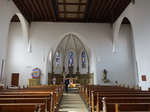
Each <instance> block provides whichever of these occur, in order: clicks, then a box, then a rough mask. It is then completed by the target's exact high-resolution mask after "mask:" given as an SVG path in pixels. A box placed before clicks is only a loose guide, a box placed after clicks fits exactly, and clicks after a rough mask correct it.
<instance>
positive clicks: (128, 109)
mask: <svg viewBox="0 0 150 112" xmlns="http://www.w3.org/2000/svg"><path fill="white" fill-rule="evenodd" d="M107 105H111V106H114V107H115V110H114V111H113V112H150V103H108V104H107ZM103 112H112V110H106V111H103Z"/></svg>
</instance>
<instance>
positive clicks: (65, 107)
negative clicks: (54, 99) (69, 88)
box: [58, 92, 88, 112]
mask: <svg viewBox="0 0 150 112" xmlns="http://www.w3.org/2000/svg"><path fill="white" fill-rule="evenodd" d="M58 112H88V110H87V108H86V106H85V105H84V103H83V101H82V99H81V97H80V95H79V94H78V93H75V92H74V93H73V92H72V93H64V94H63V98H62V101H61V104H60V108H59V111H58Z"/></svg>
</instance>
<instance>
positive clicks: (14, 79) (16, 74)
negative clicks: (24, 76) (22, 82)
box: [11, 73, 19, 86]
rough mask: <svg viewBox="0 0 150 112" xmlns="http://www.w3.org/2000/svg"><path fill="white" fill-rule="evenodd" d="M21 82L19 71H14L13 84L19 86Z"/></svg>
mask: <svg viewBox="0 0 150 112" xmlns="http://www.w3.org/2000/svg"><path fill="white" fill-rule="evenodd" d="M18 83H19V73H12V78H11V85H12V86H18Z"/></svg>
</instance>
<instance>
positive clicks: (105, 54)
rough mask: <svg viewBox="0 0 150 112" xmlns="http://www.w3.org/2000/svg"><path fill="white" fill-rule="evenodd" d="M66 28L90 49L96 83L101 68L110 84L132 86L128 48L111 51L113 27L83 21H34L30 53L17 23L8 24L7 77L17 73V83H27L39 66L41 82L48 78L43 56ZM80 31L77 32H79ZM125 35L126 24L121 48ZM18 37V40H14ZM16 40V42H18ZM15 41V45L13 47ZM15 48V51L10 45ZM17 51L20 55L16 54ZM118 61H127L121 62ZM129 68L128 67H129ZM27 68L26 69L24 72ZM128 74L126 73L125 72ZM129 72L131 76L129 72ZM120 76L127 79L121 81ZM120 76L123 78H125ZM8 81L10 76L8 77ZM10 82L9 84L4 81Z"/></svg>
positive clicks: (125, 39) (45, 55)
mask: <svg viewBox="0 0 150 112" xmlns="http://www.w3.org/2000/svg"><path fill="white" fill-rule="evenodd" d="M69 31H74V32H77V33H76V34H75V35H77V36H79V38H80V39H81V40H82V41H84V43H86V44H88V46H89V48H90V49H91V57H92V55H93V56H94V57H92V58H95V61H93V59H92V63H93V65H96V66H93V65H91V66H92V68H93V69H94V70H93V71H96V72H94V75H95V76H94V78H95V83H96V82H97V83H102V81H101V78H102V71H103V69H106V70H107V71H108V78H109V79H110V80H111V82H112V83H113V82H114V81H116V80H117V81H118V82H120V83H123V84H130V85H133V84H135V82H134V81H133V79H134V73H133V69H134V67H132V66H131V64H132V63H131V62H132V59H130V60H129V58H128V56H129V55H131V54H130V53H129V51H130V49H131V48H128V49H125V50H124V52H122V53H113V52H112V29H111V27H110V25H109V24H85V23H46V22H44V23H38V22H34V23H32V25H31V28H30V43H31V45H32V52H31V53H27V54H26V53H25V52H23V50H21V48H22V46H21V45H22V44H21V42H22V40H21V38H20V37H21V35H22V34H21V29H20V26H19V25H18V23H13V24H11V27H10V41H9V42H10V43H9V46H10V47H9V50H8V55H7V56H8V58H7V59H8V62H9V63H8V65H7V67H8V68H7V70H8V71H7V77H9V76H10V74H11V73H12V72H19V73H20V74H21V76H23V77H20V82H21V83H20V85H23V84H27V79H28V78H30V77H31V72H32V69H33V68H35V67H39V68H40V69H41V70H42V73H43V75H42V80H41V82H42V84H46V80H47V70H46V69H47V67H46V65H47V62H46V59H44V58H46V57H47V54H48V53H49V50H50V49H53V48H54V47H53V46H54V44H55V45H56V46H57V45H58V43H59V41H57V40H58V39H60V40H61V38H63V37H64V36H63V37H60V36H61V35H64V34H66V33H68V32H69ZM78 34H79V35H78ZM126 37H131V34H130V28H129V26H128V25H125V26H123V27H122V30H121V32H120V38H123V40H121V43H124V45H125V46H122V47H121V50H122V49H124V48H125V47H126V46H128V41H127V40H128V39H129V38H126ZM15 40H17V41H15ZM17 42H18V43H17ZM17 44H18V47H15V46H16V45H17ZM13 47H14V50H12V48H13ZM18 53H19V54H18ZM126 53H127V54H128V55H124V54H126ZM16 54H17V56H19V57H20V59H21V61H19V60H18V58H17V57H16V56H15V57H14V59H13V57H12V55H16ZM98 58H99V59H98ZM14 60H15V62H17V64H18V65H20V68H19V69H18V66H14V63H12V62H11V61H14ZM121 62H126V63H124V64H121ZM129 67H130V69H129V70H128V68H129ZM24 71H26V72H24ZM127 74H128V75H127ZM130 74H131V75H130ZM122 77H124V78H125V79H130V80H122ZM124 78H123V79H124ZM7 81H8V82H10V78H9V79H8V80H7ZM7 84H10V83H7Z"/></svg>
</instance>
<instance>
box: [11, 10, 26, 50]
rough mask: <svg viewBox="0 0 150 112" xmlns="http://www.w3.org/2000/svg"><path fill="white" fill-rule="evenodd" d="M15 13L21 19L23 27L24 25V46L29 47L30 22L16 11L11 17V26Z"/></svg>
mask: <svg viewBox="0 0 150 112" xmlns="http://www.w3.org/2000/svg"><path fill="white" fill-rule="evenodd" d="M15 15H17V16H18V18H19V20H20V23H21V27H22V33H23V42H24V46H25V47H26V48H27V46H28V44H29V37H28V36H29V34H28V23H27V21H26V20H25V18H24V17H23V15H22V14H21V13H15V14H13V15H12V16H11V18H10V22H9V26H10V23H11V19H12V18H13V16H15Z"/></svg>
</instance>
